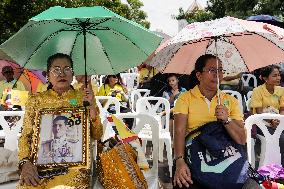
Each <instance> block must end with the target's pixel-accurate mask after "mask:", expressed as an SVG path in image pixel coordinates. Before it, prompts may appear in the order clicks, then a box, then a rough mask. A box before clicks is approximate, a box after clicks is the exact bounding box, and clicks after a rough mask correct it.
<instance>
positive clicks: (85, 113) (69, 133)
mask: <svg viewBox="0 0 284 189" xmlns="http://www.w3.org/2000/svg"><path fill="white" fill-rule="evenodd" d="M89 124H90V122H89V110H88V109H87V108H85V107H75V108H63V109H40V110H39V111H37V113H36V120H35V127H36V128H35V132H34V136H33V146H32V152H31V157H32V158H31V161H32V163H33V164H34V165H36V166H37V168H38V170H40V171H42V172H44V171H45V170H56V169H61V168H67V169H69V168H71V169H72V168H78V169H81V168H85V169H91V166H92V165H91V149H90V142H91V139H90V125H89Z"/></svg>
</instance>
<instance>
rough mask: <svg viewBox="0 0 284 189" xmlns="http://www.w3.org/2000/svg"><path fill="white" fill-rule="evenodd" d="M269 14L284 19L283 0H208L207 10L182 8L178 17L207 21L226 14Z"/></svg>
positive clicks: (244, 17)
mask: <svg viewBox="0 0 284 189" xmlns="http://www.w3.org/2000/svg"><path fill="white" fill-rule="evenodd" d="M259 14H268V15H273V16H277V17H279V18H282V19H283V16H284V1H283V0H234V1H232V0H208V4H207V8H206V9H205V10H197V11H193V12H191V13H188V12H186V11H184V10H183V9H180V11H179V15H178V16H176V17H175V18H176V19H178V20H179V19H186V20H187V21H188V22H189V23H192V22H200V21H206V20H211V19H216V18H222V17H224V16H233V17H237V18H241V19H246V18H247V17H249V16H252V15H259Z"/></svg>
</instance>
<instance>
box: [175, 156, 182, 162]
mask: <svg viewBox="0 0 284 189" xmlns="http://www.w3.org/2000/svg"><path fill="white" fill-rule="evenodd" d="M179 159H184V157H183V156H178V157H176V158H175V159H174V161H175V162H176V161H177V160H179Z"/></svg>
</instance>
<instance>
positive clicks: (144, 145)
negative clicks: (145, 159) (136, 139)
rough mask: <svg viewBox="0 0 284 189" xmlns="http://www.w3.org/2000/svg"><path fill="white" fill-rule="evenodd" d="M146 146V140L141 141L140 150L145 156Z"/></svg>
mask: <svg viewBox="0 0 284 189" xmlns="http://www.w3.org/2000/svg"><path fill="white" fill-rule="evenodd" d="M146 146H147V140H144V139H142V149H143V151H144V152H145V154H146Z"/></svg>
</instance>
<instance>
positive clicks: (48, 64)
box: [46, 53, 74, 90]
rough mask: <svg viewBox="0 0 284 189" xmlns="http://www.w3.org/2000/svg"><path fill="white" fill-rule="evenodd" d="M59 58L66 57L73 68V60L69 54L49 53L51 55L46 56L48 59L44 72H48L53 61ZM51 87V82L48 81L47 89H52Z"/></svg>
mask: <svg viewBox="0 0 284 189" xmlns="http://www.w3.org/2000/svg"><path fill="white" fill-rule="evenodd" d="M60 58H65V59H67V60H68V61H69V62H70V66H71V68H72V69H73V60H72V58H71V56H69V55H68V54H63V53H56V54H53V55H51V56H50V57H48V59H47V69H46V72H47V73H46V74H48V73H49V71H50V68H51V65H52V63H53V61H54V60H56V59H60ZM52 87H53V86H52V84H51V83H50V82H49V83H48V86H47V90H49V89H52ZM72 88H73V87H72ZM73 89H74V88H73Z"/></svg>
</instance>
